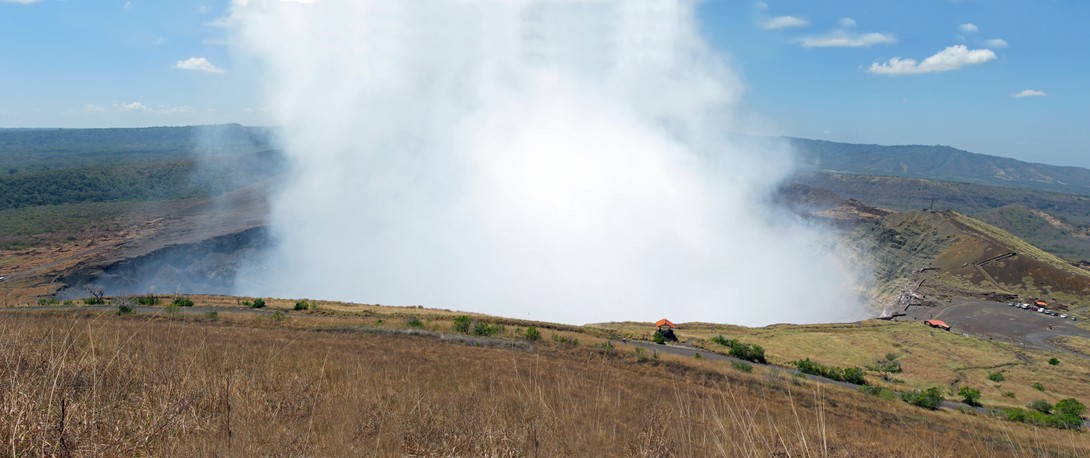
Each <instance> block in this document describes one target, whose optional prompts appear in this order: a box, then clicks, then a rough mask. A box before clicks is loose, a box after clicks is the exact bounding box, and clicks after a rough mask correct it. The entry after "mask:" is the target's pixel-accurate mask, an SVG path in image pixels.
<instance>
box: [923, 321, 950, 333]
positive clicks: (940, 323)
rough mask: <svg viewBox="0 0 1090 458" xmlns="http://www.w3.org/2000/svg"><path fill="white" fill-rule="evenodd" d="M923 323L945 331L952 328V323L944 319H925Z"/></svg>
mask: <svg viewBox="0 0 1090 458" xmlns="http://www.w3.org/2000/svg"><path fill="white" fill-rule="evenodd" d="M923 324H926V325H928V326H931V327H933V328H939V329H942V330H943V331H949V330H950V325H948V324H946V322H945V321H942V320H927V321H924V322H923Z"/></svg>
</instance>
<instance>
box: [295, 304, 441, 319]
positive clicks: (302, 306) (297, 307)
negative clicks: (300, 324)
mask: <svg viewBox="0 0 1090 458" xmlns="http://www.w3.org/2000/svg"><path fill="white" fill-rule="evenodd" d="M309 308H310V304H308V303H307V301H299V302H296V303H295V308H294V309H293V310H307V309H309ZM414 319H415V318H414ZM417 321H420V320H417Z"/></svg>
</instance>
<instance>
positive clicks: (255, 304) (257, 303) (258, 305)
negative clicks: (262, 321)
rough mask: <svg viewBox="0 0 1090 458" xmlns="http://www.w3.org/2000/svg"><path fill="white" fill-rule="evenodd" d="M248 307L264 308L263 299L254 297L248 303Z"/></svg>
mask: <svg viewBox="0 0 1090 458" xmlns="http://www.w3.org/2000/svg"><path fill="white" fill-rule="evenodd" d="M250 307H251V308H255V309H260V308H265V299H262V298H260V297H259V298H257V299H254V301H253V302H251V303H250Z"/></svg>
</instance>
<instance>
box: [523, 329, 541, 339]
mask: <svg viewBox="0 0 1090 458" xmlns="http://www.w3.org/2000/svg"><path fill="white" fill-rule="evenodd" d="M525 336H526V340H529V341H530V342H536V341H537V340H538V339H540V338H541V331H538V330H537V328H535V327H533V326H529V327H527V328H526V334H525Z"/></svg>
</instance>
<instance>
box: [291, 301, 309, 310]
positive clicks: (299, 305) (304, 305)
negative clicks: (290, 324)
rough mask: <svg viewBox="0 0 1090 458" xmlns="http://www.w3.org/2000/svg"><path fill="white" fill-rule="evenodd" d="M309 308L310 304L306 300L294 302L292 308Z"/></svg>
mask: <svg viewBox="0 0 1090 458" xmlns="http://www.w3.org/2000/svg"><path fill="white" fill-rule="evenodd" d="M309 308H310V304H308V303H307V301H299V302H296V303H295V308H294V310H306V309H309Z"/></svg>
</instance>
